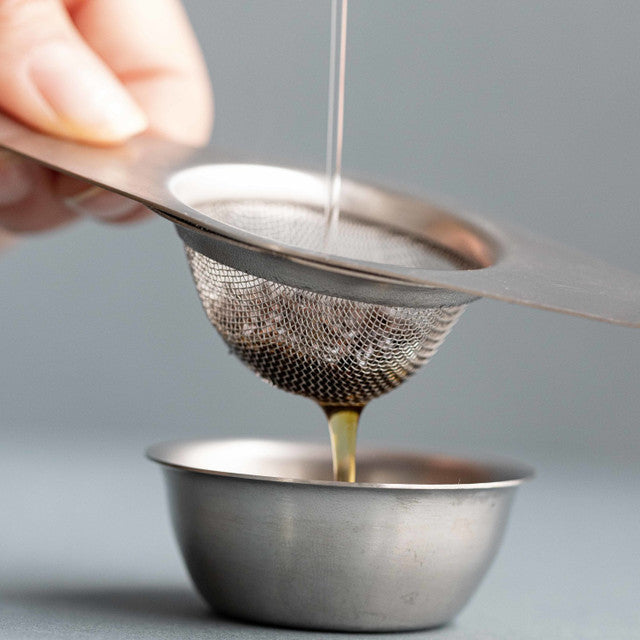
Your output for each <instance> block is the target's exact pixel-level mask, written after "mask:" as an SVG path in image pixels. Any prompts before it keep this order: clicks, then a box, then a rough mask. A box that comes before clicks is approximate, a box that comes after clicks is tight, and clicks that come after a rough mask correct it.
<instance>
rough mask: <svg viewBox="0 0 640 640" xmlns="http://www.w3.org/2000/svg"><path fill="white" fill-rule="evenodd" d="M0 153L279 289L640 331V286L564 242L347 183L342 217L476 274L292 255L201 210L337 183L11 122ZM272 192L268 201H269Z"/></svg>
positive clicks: (4, 121)
mask: <svg viewBox="0 0 640 640" xmlns="http://www.w3.org/2000/svg"><path fill="white" fill-rule="evenodd" d="M0 147H2V148H6V149H9V150H12V151H15V152H17V153H19V154H22V155H24V156H26V157H29V158H32V159H34V160H37V161H38V162H41V163H43V164H45V165H47V166H50V167H54V168H56V169H58V170H61V171H63V172H65V173H68V174H70V175H74V176H77V177H81V178H83V179H85V180H88V181H89V182H91V183H94V184H97V185H100V186H103V187H105V188H107V189H110V190H113V191H116V192H118V193H122V194H124V195H127V196H129V197H131V198H133V199H135V200H138V201H139V202H141V203H143V204H145V205H147V206H149V207H151V208H153V209H154V210H156V211H157V212H159V213H161V214H162V215H164V216H165V217H167V218H169V219H170V220H172V221H173V222H175V223H176V225H177V226H178V227H179V232H180V234H181V237H182V238H183V240H185V242H186V243H187V244H188V245H189V246H191V247H192V248H193V249H195V250H197V251H198V252H200V253H202V254H203V255H206V256H208V257H211V258H213V259H215V260H216V261H218V262H221V263H223V264H226V265H228V266H231V267H234V268H238V269H240V270H242V271H245V272H248V273H252V274H253V275H257V276H259V277H262V278H266V279H268V280H271V281H273V282H278V283H281V284H286V285H289V286H294V287H299V288H303V289H307V290H312V291H316V292H320V293H323V294H329V295H334V296H339V297H344V298H348V299H351V300H358V301H361V302H368V303H372V304H381V305H387V306H404V307H428V306H442V305H443V304H445V305H456V304H460V303H461V300H460V299H459V297H458V296H457V294H456V293H453V292H458V293H462V294H464V295H463V296H462V297H463V298H465V299H466V300H467V301H468V300H469V298H473V297H477V296H483V297H489V298H495V299H499V300H504V301H507V302H515V303H518V304H524V305H528V306H533V307H539V308H544V309H549V310H554V311H561V312H565V313H570V314H573V315H579V316H584V317H589V318H594V319H598V320H605V321H609V322H613V323H618V324H624V325H629V326H635V327H640V277H638V276H637V275H635V274H632V273H629V272H626V271H623V270H621V269H616V268H614V267H611V266H609V265H607V264H605V263H603V262H601V261H599V260H596V259H593V258H591V257H589V256H587V255H585V254H582V253H580V252H578V251H574V250H572V249H568V248H566V247H564V246H562V245H561V244H559V243H556V242H553V241H550V240H546V239H543V238H540V237H537V236H534V235H532V234H528V233H527V232H523V231H520V230H518V229H515V228H513V227H511V226H510V225H505V224H499V225H498V224H495V223H489V222H487V221H485V220H483V219H481V218H479V217H477V216H473V215H470V214H467V213H460V212H457V213H455V214H454V213H451V212H449V211H447V210H445V209H443V208H441V207H437V206H434V205H431V204H429V203H426V202H424V201H422V200H416V199H412V198H408V197H405V196H401V195H398V194H393V193H390V192H388V191H383V190H380V189H376V188H373V187H367V186H363V185H360V184H357V183H354V182H349V181H345V182H344V196H343V199H342V201H341V207H342V208H343V209H344V210H345V211H350V210H351V211H353V213H354V215H355V214H357V216H358V217H359V218H362V219H364V220H368V221H370V222H371V223H373V224H377V225H380V224H382V225H384V226H387V227H389V226H392V227H393V228H394V230H395V231H399V232H404V233H405V234H409V235H412V236H415V237H417V238H422V239H424V240H426V241H428V242H429V243H431V244H435V245H438V246H440V247H444V248H445V249H447V250H448V251H451V252H453V253H454V254H455V255H457V256H461V257H463V258H465V259H466V260H468V261H470V262H472V263H474V264H475V266H477V267H478V268H475V269H445V270H434V269H431V268H416V267H415V266H406V265H396V264H381V263H375V262H374V263H371V262H368V261H366V260H358V259H354V258H349V257H343V256H342V257H341V256H333V255H331V256H329V255H325V254H322V253H319V252H318V251H315V250H312V249H305V248H300V247H291V246H288V245H285V244H284V243H282V242H279V241H276V240H272V239H268V238H263V237H260V236H257V235H255V234H253V233H251V232H249V231H247V230H244V229H240V228H237V227H234V226H231V225H229V224H226V223H225V222H223V221H220V220H217V219H214V218H212V217H210V216H208V215H206V214H204V213H202V212H200V211H198V210H197V209H196V208H194V206H193V205H195V204H197V203H201V202H205V201H207V200H210V199H211V198H212V197H218V198H222V197H223V196H222V194H223V193H224V192H225V190H227V189H228V193H227V196H226V197H227V198H229V195H228V194H229V193H236V194H237V192H238V188H239V187H240V186H242V189H243V190H242V197H243V199H248V198H253V199H254V200H260V199H264V198H265V197H267V199H268V200H269V201H272V202H273V201H274V200H281V199H283V198H284V199H285V201H286V202H287V203H292V202H294V203H295V202H302V203H303V204H305V205H307V206H313V205H314V202H315V201H316V199H317V197H318V195H319V194H321V197H322V198H324V188H325V182H324V178H323V177H321V176H317V175H314V174H312V173H309V172H305V171H300V170H292V169H282V168H275V167H268V166H264V165H251V164H229V163H227V164H225V160H224V158H220V157H219V156H218V157H216V154H215V152H214V151H213V150H212V149H203V150H195V149H191V148H188V147H184V146H180V145H175V144H172V143H169V142H165V141H161V140H157V139H153V138H151V137H149V136H141V137H139V138H137V139H136V140H133V141H131V142H130V143H128V144H127V145H125V146H124V147H120V148H113V149H104V148H89V147H86V146H83V145H78V144H74V143H72V142H67V141H62V140H56V139H53V138H51V137H49V136H46V135H42V134H39V133H36V132H33V131H30V130H29V129H27V128H25V127H23V126H21V125H19V124H17V123H15V122H13V121H12V120H10V119H8V118H6V117H4V116H0ZM265 193H266V196H265Z"/></svg>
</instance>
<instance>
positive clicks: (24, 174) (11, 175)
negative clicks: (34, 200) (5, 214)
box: [0, 151, 33, 206]
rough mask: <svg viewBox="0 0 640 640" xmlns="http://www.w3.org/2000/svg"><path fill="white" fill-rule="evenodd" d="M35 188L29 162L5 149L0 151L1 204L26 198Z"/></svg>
mask: <svg viewBox="0 0 640 640" xmlns="http://www.w3.org/2000/svg"><path fill="white" fill-rule="evenodd" d="M32 190H33V180H32V176H31V172H30V171H29V165H28V163H27V162H26V161H25V160H23V159H22V158H20V157H19V156H16V155H15V154H10V153H7V152H5V151H0V206H6V205H10V204H15V203H16V202H20V201H21V200H24V199H25V198H26V197H27V196H28V195H29V194H30V193H31V191H32Z"/></svg>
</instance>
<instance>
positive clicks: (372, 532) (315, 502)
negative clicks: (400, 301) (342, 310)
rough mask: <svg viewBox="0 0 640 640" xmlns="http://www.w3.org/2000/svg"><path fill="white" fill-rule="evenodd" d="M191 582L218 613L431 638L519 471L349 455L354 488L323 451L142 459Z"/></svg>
mask: <svg viewBox="0 0 640 640" xmlns="http://www.w3.org/2000/svg"><path fill="white" fill-rule="evenodd" d="M147 455H148V457H149V458H151V459H152V460H154V461H156V462H158V463H160V464H161V465H162V466H163V469H164V476H165V481H166V486H167V490H168V497H169V506H170V511H171V518H172V522H173V526H174V530H175V533H176V536H177V538H178V542H179V546H180V549H181V551H182V554H183V557H184V560H185V563H186V565H187V568H188V570H189V573H190V575H191V578H192V580H193V582H194V584H195V586H196V588H197V589H198V591H199V592H200V593H201V595H202V596H203V597H204V599H205V600H206V601H207V602H208V603H209V605H210V606H211V607H212V608H213V609H214V610H215V611H216V612H218V613H220V614H223V615H227V616H230V617H233V618H241V619H246V620H250V621H254V622H260V623H265V624H271V625H279V626H287V627H296V628H307V629H324V630H332V631H400V630H409V629H424V628H430V627H436V626H440V625H442V624H445V623H446V622H448V621H450V620H451V619H452V618H453V617H454V616H455V615H456V614H457V613H458V612H459V611H460V609H461V608H462V607H463V606H464V605H465V604H466V602H467V601H468V600H469V598H470V597H471V595H472V594H473V592H474V591H475V589H476V587H477V586H478V584H479V583H480V581H481V579H482V577H483V576H484V574H485V572H486V570H487V569H488V567H489V565H490V563H491V561H492V560H493V557H494V556H495V554H496V552H497V550H498V547H499V545H500V541H501V539H502V536H503V533H504V529H505V526H506V522H507V518H508V514H509V510H510V507H511V503H512V500H513V496H514V493H515V490H516V488H517V486H518V485H519V484H521V483H522V481H523V480H525V479H527V478H530V477H531V476H532V475H533V472H532V470H531V469H530V468H529V467H527V466H526V465H522V464H518V463H514V462H508V461H483V460H466V459H462V458H453V457H448V456H442V455H429V454H422V453H415V452H413V453H401V452H390V451H387V450H384V451H382V450H381V451H373V450H372V451H366V450H365V451H362V452H361V453H360V454H359V457H358V478H359V481H358V482H356V483H354V484H349V483H339V482H333V481H332V480H331V456H330V452H329V448H328V447H326V446H320V445H312V444H294V443H285V442H272V441H261V440H232V441H214V440H200V441H182V442H173V443H164V444H159V445H155V446H153V447H151V448H150V449H149V451H148V452H147Z"/></svg>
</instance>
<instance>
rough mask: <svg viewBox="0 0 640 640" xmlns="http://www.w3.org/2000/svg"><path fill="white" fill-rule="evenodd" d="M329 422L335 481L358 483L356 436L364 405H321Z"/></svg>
mask: <svg viewBox="0 0 640 640" xmlns="http://www.w3.org/2000/svg"><path fill="white" fill-rule="evenodd" d="M320 406H321V407H322V409H323V411H324V413H325V415H326V416H327V421H328V422H329V436H330V438H331V454H332V457H333V479H334V480H338V481H341V482H355V481H356V436H357V435H358V422H359V420H360V414H361V413H362V410H363V409H364V405H354V406H345V405H335V404H322V403H321V404H320Z"/></svg>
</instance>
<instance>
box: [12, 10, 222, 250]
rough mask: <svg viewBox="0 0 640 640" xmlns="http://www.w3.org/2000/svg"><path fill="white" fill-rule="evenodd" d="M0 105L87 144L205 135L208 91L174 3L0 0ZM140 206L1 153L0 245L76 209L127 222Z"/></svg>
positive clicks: (197, 140)
mask: <svg viewBox="0 0 640 640" xmlns="http://www.w3.org/2000/svg"><path fill="white" fill-rule="evenodd" d="M0 110H2V111H4V112H6V113H7V114H8V115H10V116H12V117H14V118H15V119H17V120H20V121H22V122H24V123H26V124H28V125H30V126H31V127H33V128H35V129H39V130H41V131H44V132H46V133H50V134H52V135H56V136H61V137H65V138H71V139H73V140H77V141H80V142H85V143H89V144H100V145H111V144H118V143H121V142H124V141H125V140H127V139H128V138H130V137H131V136H134V135H136V134H137V133H140V132H141V131H144V130H146V129H149V130H151V131H153V132H154V133H157V134H159V135H162V136H165V137H168V138H172V139H174V140H177V141H179V142H184V143H189V144H195V145H198V144H202V143H204V142H205V141H206V140H207V138H208V136H209V133H210V130H211V125H212V121H213V100H212V94H211V88H210V85H209V81H208V76H207V71H206V67H205V64H204V61H203V59H202V55H201V53H200V50H199V47H198V44H197V42H196V39H195V37H194V35H193V32H192V30H191V26H190V25H189V22H188V19H187V17H186V15H185V13H184V10H183V8H182V6H181V5H180V2H179V0H0ZM144 215H146V209H144V207H142V205H139V204H138V203H136V202H133V201H131V200H128V199H126V198H124V197H122V196H119V195H117V194H114V193H111V192H108V191H105V190H102V189H99V188H97V187H90V186H89V185H88V184H87V183H86V182H83V181H80V180H76V179H72V178H69V177H68V176H64V175H62V174H59V173H56V172H54V171H51V170H49V169H45V168H43V167H41V166H39V165H36V164H35V163H33V162H29V161H27V160H24V159H20V158H18V157H17V156H15V155H12V154H9V153H6V152H1V151H0V248H1V247H2V246H3V244H8V243H9V241H10V237H11V235H12V234H19V233H27V232H35V231H43V230H46V229H52V228H54V227H58V226H60V225H64V224H67V223H69V222H70V221H72V220H74V219H75V218H77V217H79V216H93V217H95V218H98V219H100V220H103V221H108V222H129V221H132V220H137V219H139V218H141V217H143V216H144Z"/></svg>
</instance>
